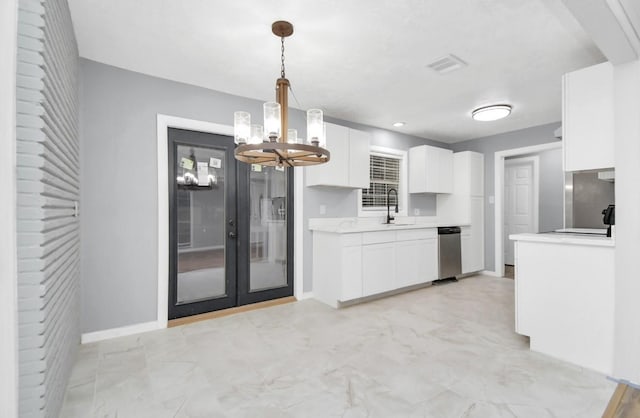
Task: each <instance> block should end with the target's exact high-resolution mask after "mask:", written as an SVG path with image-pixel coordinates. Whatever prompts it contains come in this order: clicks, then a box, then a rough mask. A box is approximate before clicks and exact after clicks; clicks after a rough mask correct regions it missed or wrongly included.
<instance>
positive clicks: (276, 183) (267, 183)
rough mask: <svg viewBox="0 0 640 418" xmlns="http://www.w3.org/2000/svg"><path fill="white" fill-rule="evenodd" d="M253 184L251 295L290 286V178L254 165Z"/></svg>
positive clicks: (251, 210)
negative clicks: (288, 244) (288, 229)
mask: <svg viewBox="0 0 640 418" xmlns="http://www.w3.org/2000/svg"><path fill="white" fill-rule="evenodd" d="M249 184H250V186H249V187H250V199H249V200H250V202H251V209H250V219H251V225H250V234H249V236H250V265H249V291H251V292H255V291H258V290H265V289H272V288H276V287H282V286H286V285H287V207H286V200H287V199H286V197H287V176H286V172H285V171H284V170H279V169H277V168H275V167H262V166H259V165H252V166H251V171H250V175H249Z"/></svg>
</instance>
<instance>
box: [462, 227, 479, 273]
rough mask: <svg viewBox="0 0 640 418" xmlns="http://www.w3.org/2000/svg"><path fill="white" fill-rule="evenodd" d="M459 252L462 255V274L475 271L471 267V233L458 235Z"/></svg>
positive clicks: (472, 260)
mask: <svg viewBox="0 0 640 418" xmlns="http://www.w3.org/2000/svg"><path fill="white" fill-rule="evenodd" d="M460 254H461V255H462V274H467V273H471V272H473V271H476V270H474V269H473V262H474V258H475V257H474V256H473V246H472V243H471V233H470V232H469V233H466V234H464V233H463V234H461V235H460Z"/></svg>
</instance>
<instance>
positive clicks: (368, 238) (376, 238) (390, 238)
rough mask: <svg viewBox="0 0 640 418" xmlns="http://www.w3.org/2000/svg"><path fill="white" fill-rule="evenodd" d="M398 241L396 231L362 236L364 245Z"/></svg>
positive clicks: (369, 233)
mask: <svg viewBox="0 0 640 418" xmlns="http://www.w3.org/2000/svg"><path fill="white" fill-rule="evenodd" d="M395 240H396V231H376V232H365V233H363V234H362V244H363V245H366V244H379V243H382V242H394V241H395Z"/></svg>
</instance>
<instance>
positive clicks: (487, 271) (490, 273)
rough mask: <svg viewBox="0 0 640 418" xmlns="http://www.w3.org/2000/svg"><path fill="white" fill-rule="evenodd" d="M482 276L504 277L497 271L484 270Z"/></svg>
mask: <svg viewBox="0 0 640 418" xmlns="http://www.w3.org/2000/svg"><path fill="white" fill-rule="evenodd" d="M480 274H484V275H485V276H492V277H502V276H500V275H499V274H498V273H496V272H495V271H489V270H482V271H481V272H480Z"/></svg>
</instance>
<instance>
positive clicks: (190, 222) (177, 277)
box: [168, 128, 293, 319]
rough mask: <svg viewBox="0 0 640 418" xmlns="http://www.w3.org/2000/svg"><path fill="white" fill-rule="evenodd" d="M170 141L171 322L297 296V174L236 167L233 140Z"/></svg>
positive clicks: (191, 136)
mask: <svg viewBox="0 0 640 418" xmlns="http://www.w3.org/2000/svg"><path fill="white" fill-rule="evenodd" d="M168 138H169V246H170V248H169V255H170V257H169V319H175V318H180V317H184V316H190V315H196V314H200V313H205V312H211V311H215V310H219V309H225V308H230V307H234V306H239V305H245V304H248V303H255V302H261V301H264V300H270V299H275V298H279V297H285V296H291V295H293V280H292V277H293V263H292V261H293V250H292V245H289V244H290V243H292V242H293V222H292V221H293V213H292V208H293V205H292V201H293V195H292V192H293V184H292V181H291V179H292V178H293V176H292V173H291V172H290V171H286V170H279V169H277V168H274V167H262V166H256V165H248V164H245V163H241V162H237V160H236V159H235V158H234V155H233V151H234V148H235V144H234V142H233V138H231V137H228V136H223V135H215V134H210V133H204V132H195V131H188V130H182V129H173V128H170V129H169V132H168ZM289 170H291V169H289Z"/></svg>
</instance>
